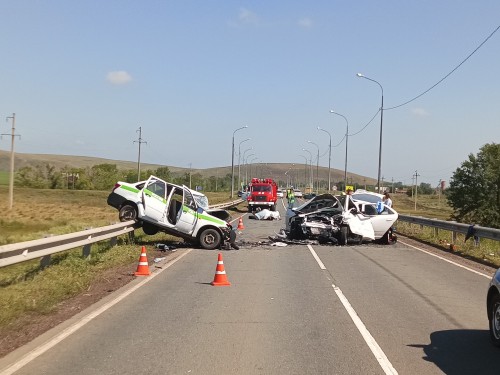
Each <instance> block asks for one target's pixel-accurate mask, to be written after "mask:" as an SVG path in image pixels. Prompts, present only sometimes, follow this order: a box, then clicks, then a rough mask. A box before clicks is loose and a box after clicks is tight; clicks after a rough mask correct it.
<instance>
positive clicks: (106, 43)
mask: <svg viewBox="0 0 500 375" xmlns="http://www.w3.org/2000/svg"><path fill="white" fill-rule="evenodd" d="M0 14H2V22H0V35H1V37H0V49H1V51H2V55H1V56H2V58H1V59H0V83H1V84H0V87H1V90H0V115H1V116H4V117H6V116H10V115H11V114H12V113H13V112H15V113H16V133H18V134H21V136H22V138H21V139H20V140H17V141H16V151H17V152H23V153H46V154H66V155H81V156H95V157H102V158H109V159H115V160H130V161H137V155H138V144H137V143H134V142H133V141H134V140H137V139H138V133H137V130H138V128H139V127H142V138H143V140H144V141H146V142H147V144H144V145H142V148H141V161H142V162H147V163H156V164H165V165H171V166H177V167H186V168H188V167H189V165H190V164H191V165H192V167H193V168H208V167H216V166H227V165H231V141H232V135H233V132H234V130H235V129H237V128H240V127H242V126H244V125H246V126H248V128H247V129H244V130H240V131H238V132H236V134H235V148H236V151H238V148H239V147H241V151H242V154H243V151H245V150H246V149H248V148H250V147H252V149H251V150H249V151H247V152H246V155H247V156H248V155H251V154H255V155H254V156H251V157H250V158H249V160H253V161H254V162H261V163H273V162H281V163H304V157H303V156H300V155H305V156H306V157H307V158H309V154H308V153H307V152H304V151H302V149H303V148H307V149H309V150H310V152H311V153H312V155H313V157H315V156H316V153H317V148H316V146H315V145H314V144H311V143H307V141H308V140H310V141H312V142H314V143H316V144H317V145H318V146H319V148H320V154H321V155H322V156H321V157H320V165H323V166H328V143H329V137H328V135H327V134H326V133H325V132H322V131H318V130H317V127H318V126H320V127H321V128H323V129H326V130H327V131H328V132H330V134H331V137H332V145H333V146H336V145H338V146H336V147H333V148H332V167H334V168H337V169H340V170H343V169H344V157H345V143H344V142H342V143H340V144H339V142H341V141H342V139H343V136H344V134H345V131H346V122H345V120H344V119H343V118H342V117H340V116H336V115H334V114H331V113H330V110H331V109H333V110H335V111H336V112H338V113H341V114H342V115H344V116H345V117H346V118H347V119H348V121H349V133H350V134H353V135H352V136H350V137H349V144H348V145H349V147H348V172H353V173H357V174H361V175H365V176H369V177H373V178H377V172H378V152H379V131H380V116H377V117H376V118H375V119H374V120H373V122H372V123H371V124H370V125H368V126H367V127H366V128H365V129H364V130H362V129H363V128H364V127H365V125H366V124H367V123H368V122H369V120H370V119H371V118H372V117H373V115H374V114H375V113H376V112H377V110H378V109H379V107H380V104H381V90H380V87H379V86H378V85H377V84H376V83H374V82H370V81H368V80H366V79H363V78H358V77H356V73H358V72H361V73H363V74H365V75H366V76H367V77H369V78H372V79H374V80H376V81H378V82H379V83H380V84H381V85H382V87H383V89H384V108H387V109H386V110H384V116H383V146H382V168H381V170H382V171H381V175H382V177H383V178H384V180H385V181H390V180H392V179H394V181H402V182H404V183H406V184H410V183H411V182H412V175H413V174H414V173H415V171H418V174H419V175H420V176H419V182H428V183H430V184H431V185H433V186H434V185H437V184H438V181H439V180H440V179H443V180H448V179H449V178H450V176H451V175H452V173H453V172H454V170H455V169H456V168H457V167H459V166H460V164H461V163H462V162H463V161H465V160H466V159H467V157H468V155H469V154H470V153H473V154H476V153H477V152H478V151H479V149H480V147H482V146H483V145H484V144H486V143H493V142H494V143H498V142H499V139H500V126H499V122H500V120H499V119H500V74H498V71H497V70H498V66H499V62H500V31H498V32H497V33H495V34H494V35H493V36H492V37H491V38H490V39H489V40H488V42H487V43H485V44H484V45H483V46H482V48H480V49H479V50H478V51H477V52H476V53H475V54H474V55H473V56H472V57H471V58H470V59H469V60H468V61H467V62H465V63H464V64H463V65H462V66H461V67H460V68H459V69H458V70H456V71H455V72H454V73H453V74H452V75H450V76H449V77H448V78H447V79H446V80H445V81H443V82H442V83H441V84H440V85H438V86H437V87H435V88H434V89H433V90H431V91H430V92H428V93H427V94H425V95H423V96H422V97H420V98H419V99H417V100H415V101H413V102H411V103H409V104H407V105H404V106H402V107H400V108H397V109H392V110H389V109H388V108H391V107H394V106H397V105H399V104H402V103H404V102H406V101H407V100H409V99H411V98H413V97H415V96H417V95H419V94H420V93H422V92H424V91H425V90H427V89H428V88H429V87H431V86H432V85H434V84H435V83H436V82H438V81H439V80H440V79H442V78H443V77H444V76H445V75H446V74H448V73H449V72H450V71H451V70H452V69H453V68H455V67H456V66H457V65H458V64H459V63H460V62H461V61H462V60H463V59H465V58H466V57H467V56H468V55H469V54H470V53H471V52H472V51H474V49H475V48H477V46H479V44H480V43H481V42H483V41H484V40H485V39H486V38H487V37H488V35H490V34H491V33H492V32H493V31H494V30H495V29H496V28H497V27H498V26H499V25H500V19H499V17H498V15H499V14H500V2H499V1H498V0H479V1H457V0H453V1H452V0H443V1H439V0H418V1H416V0H415V1H396V0H393V1H366V0H364V1H335V0H330V1H325V0H320V1H314V2H306V1H286V2H284V1H272V0H266V1H251V2H241V1H189V0H187V1H159V0H157V1H123V0H121V1H94V0H89V1H56V0H53V1H34V0H31V1H28V0H26V1H23V0H2V1H1V2H0ZM0 130H1V133H8V132H10V123H9V122H4V121H1V122H0ZM361 130H362V131H361ZM355 133H356V135H354V134H355ZM247 138H251V140H249V141H245V142H243V143H240V142H241V141H243V140H245V139H247ZM0 149H2V150H9V149H10V140H9V138H8V137H5V136H4V137H2V140H1V141H0ZM236 160H237V155H236ZM314 163H315V160H313V164H314Z"/></svg>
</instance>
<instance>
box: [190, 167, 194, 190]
mask: <svg viewBox="0 0 500 375" xmlns="http://www.w3.org/2000/svg"><path fill="white" fill-rule="evenodd" d="M192 166H193V163H189V188H190V189H191V167H192Z"/></svg>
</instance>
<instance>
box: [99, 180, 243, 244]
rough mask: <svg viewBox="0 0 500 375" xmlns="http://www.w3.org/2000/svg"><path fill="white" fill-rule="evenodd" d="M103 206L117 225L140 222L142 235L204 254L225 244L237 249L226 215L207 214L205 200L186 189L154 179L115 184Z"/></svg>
mask: <svg viewBox="0 0 500 375" xmlns="http://www.w3.org/2000/svg"><path fill="white" fill-rule="evenodd" d="M107 202H108V204H109V205H110V206H112V207H115V208H116V209H117V210H118V211H119V214H118V217H119V219H120V221H127V220H137V221H140V222H142V229H143V230H144V233H146V234H149V235H153V234H156V233H158V232H159V231H162V232H165V233H169V234H172V235H174V236H179V237H182V238H184V239H185V240H187V241H189V242H193V243H196V244H199V245H201V247H203V248H204V249H208V250H212V249H216V248H220V247H221V246H223V245H224V244H225V243H229V244H230V245H231V246H232V247H233V248H235V249H236V248H238V246H237V245H236V244H235V240H236V232H235V230H233V228H232V226H231V224H229V223H228V222H227V221H225V220H227V219H228V218H229V214H228V213H227V211H225V210H216V211H213V212H211V210H210V209H209V207H208V199H207V197H206V196H205V195H204V194H202V193H200V192H197V191H194V190H191V189H189V188H188V187H187V186H184V185H183V186H179V185H174V184H172V183H169V182H166V181H163V180H162V179H160V178H158V177H155V176H150V177H149V179H148V180H147V181H140V182H137V183H135V184H130V183H127V182H122V181H119V182H118V183H116V184H115V187H114V188H113V191H112V192H111V194H109V196H108V200H107Z"/></svg>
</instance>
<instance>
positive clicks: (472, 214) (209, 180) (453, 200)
mask: <svg viewBox="0 0 500 375" xmlns="http://www.w3.org/2000/svg"><path fill="white" fill-rule="evenodd" d="M150 175H155V176H157V177H159V178H161V179H164V180H166V181H169V182H172V183H174V184H177V185H186V186H190V187H191V188H193V189H195V187H201V189H202V190H203V191H230V190H231V174H227V175H225V176H223V177H216V176H210V177H203V176H202V175H201V174H200V173H193V174H191V173H189V172H185V173H183V174H180V175H176V176H174V175H173V174H172V173H171V171H170V170H169V168H168V167H160V168H157V169H154V170H150V169H148V170H144V171H141V176H140V178H139V179H138V178H137V177H138V176H137V171H135V170H122V169H118V168H117V166H116V165H115V164H98V165H94V166H92V167H87V168H70V167H65V168H62V169H57V168H56V167H54V166H52V165H49V164H44V165H37V166H26V167H23V168H20V169H19V170H18V171H17V172H16V177H15V185H16V186H18V187H31V188H44V189H77V190H111V189H112V188H113V186H114V184H115V183H116V182H117V181H125V182H131V183H133V182H136V181H138V180H146V179H147V178H148V177H149V176H150ZM278 183H281V184H282V183H283V181H278ZM234 186H235V189H236V190H237V189H238V187H237V185H236V184H235V185H234ZM283 186H284V185H283ZM325 186H326V185H325ZM357 187H360V188H362V187H363V186H361V185H360V186H357ZM395 187H398V188H405V187H404V186H403V185H402V184H400V183H397V184H395ZM368 190H370V189H369V188H368ZM435 192H436V188H433V187H431V185H430V184H427V183H421V184H420V185H419V187H418V194H434V193H435ZM442 193H443V194H444V196H445V197H446V199H447V201H448V204H449V205H450V206H451V207H452V208H453V210H454V213H453V217H452V218H453V219H454V220H456V221H458V222H463V223H471V224H478V225H481V226H486V227H493V228H500V144H495V143H491V144H486V145H484V146H483V147H481V149H480V151H479V152H478V154H477V155H474V154H470V155H469V157H468V159H467V160H466V161H464V162H463V163H462V164H461V165H460V167H458V168H457V169H456V170H455V172H454V173H453V175H452V177H451V179H450V183H449V187H448V188H447V189H446V190H445V191H444V192H442ZM408 194H412V189H411V188H409V189H408Z"/></svg>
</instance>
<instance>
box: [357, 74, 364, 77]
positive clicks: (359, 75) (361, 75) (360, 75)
mask: <svg viewBox="0 0 500 375" xmlns="http://www.w3.org/2000/svg"><path fill="white" fill-rule="evenodd" d="M356 75H357V76H358V77H364V75H363V74H361V73H356Z"/></svg>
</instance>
